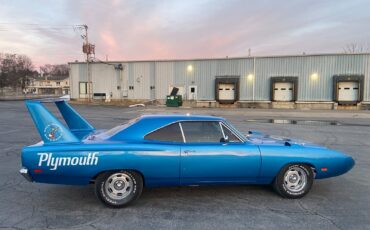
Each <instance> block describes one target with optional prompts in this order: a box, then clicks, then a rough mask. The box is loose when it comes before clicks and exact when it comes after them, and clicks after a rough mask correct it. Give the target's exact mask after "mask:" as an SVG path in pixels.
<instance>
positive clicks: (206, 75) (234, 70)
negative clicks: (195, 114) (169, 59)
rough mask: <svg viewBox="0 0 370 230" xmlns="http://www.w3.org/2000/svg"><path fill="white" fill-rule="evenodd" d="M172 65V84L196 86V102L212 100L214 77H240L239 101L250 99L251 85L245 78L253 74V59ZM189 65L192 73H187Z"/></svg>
mask: <svg viewBox="0 0 370 230" xmlns="http://www.w3.org/2000/svg"><path fill="white" fill-rule="evenodd" d="M173 65H174V75H173V76H174V80H173V84H174V85H177V86H187V87H188V86H190V85H196V86H198V100H214V99H215V85H214V82H215V77H216V76H225V75H236V76H240V99H241V100H249V99H252V88H253V85H252V84H250V83H249V82H247V79H246V78H247V76H248V75H249V74H253V59H236V60H232V59H230V60H201V61H178V62H173ZM189 65H192V66H193V71H192V72H188V71H187V68H188V66H189Z"/></svg>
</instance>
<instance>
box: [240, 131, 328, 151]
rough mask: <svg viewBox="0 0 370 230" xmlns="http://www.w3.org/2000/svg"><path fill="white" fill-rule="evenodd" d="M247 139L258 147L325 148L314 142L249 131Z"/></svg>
mask: <svg viewBox="0 0 370 230" xmlns="http://www.w3.org/2000/svg"><path fill="white" fill-rule="evenodd" d="M246 137H247V139H248V141H250V142H252V143H253V144H256V145H282V146H292V145H299V146H304V147H313V148H325V147H323V146H320V145H317V144H314V143H312V142H307V141H303V140H299V139H293V138H288V137H281V136H274V135H268V134H264V133H261V132H258V131H249V132H248V134H246Z"/></svg>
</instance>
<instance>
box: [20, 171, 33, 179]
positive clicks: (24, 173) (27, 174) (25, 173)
mask: <svg viewBox="0 0 370 230" xmlns="http://www.w3.org/2000/svg"><path fill="white" fill-rule="evenodd" d="M19 173H20V174H21V175H22V176H23V177H24V178H26V180H27V181H29V182H32V181H33V180H32V177H31V175H30V174H29V173H28V169H26V168H21V169H20V170H19Z"/></svg>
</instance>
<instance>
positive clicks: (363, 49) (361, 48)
mask: <svg viewBox="0 0 370 230" xmlns="http://www.w3.org/2000/svg"><path fill="white" fill-rule="evenodd" d="M343 51H344V53H346V54H353V53H367V52H370V47H369V46H368V45H367V46H365V45H363V44H358V43H349V44H347V45H346V46H345V47H344V48H343Z"/></svg>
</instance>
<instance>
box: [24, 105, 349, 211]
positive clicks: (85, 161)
mask: <svg viewBox="0 0 370 230" xmlns="http://www.w3.org/2000/svg"><path fill="white" fill-rule="evenodd" d="M44 102H54V103H55V104H56V106H57V107H58V109H59V111H60V113H61V115H62V117H63V118H64V120H65V123H66V125H64V124H63V123H62V122H60V121H59V120H58V119H57V118H56V117H55V116H54V115H52V114H51V113H50V112H49V111H48V110H47V109H46V107H44V105H43V103H44ZM26 106H27V108H28V110H29V112H30V114H31V116H32V119H33V121H34V123H35V125H36V128H37V130H38V132H39V134H40V136H41V138H42V142H40V143H37V144H35V145H31V146H28V147H25V148H23V150H22V166H23V167H22V168H21V170H20V173H21V174H22V175H23V176H24V177H25V178H26V179H27V180H29V181H35V182H40V183H52V184H71V185H72V184H73V185H85V184H89V183H94V184H95V191H96V195H97V197H98V198H99V199H100V200H101V201H102V202H103V203H104V204H106V205H108V206H110V207H122V206H125V205H127V204H128V203H130V202H132V201H134V200H135V199H137V198H138V197H139V196H140V194H141V192H142V189H143V187H144V186H179V185H204V184H212V185H215V184H271V185H272V187H273V188H274V189H275V190H276V191H277V193H279V194H280V195H281V196H283V197H286V198H300V197H303V196H304V195H306V194H307V193H308V192H309V190H310V188H311V186H312V183H313V180H314V179H322V178H328V177H333V176H338V175H341V174H344V173H346V172H348V171H349V170H350V169H351V168H352V167H353V166H354V164H355V162H354V160H353V159H352V157H350V156H348V155H346V154H344V153H340V152H338V151H334V150H330V149H327V148H325V147H321V146H317V145H313V144H308V143H303V142H299V141H294V140H291V139H284V138H276V137H270V136H267V135H264V134H261V133H258V132H253V131H252V132H249V134H248V135H243V134H242V133H240V132H239V131H238V130H237V129H235V128H234V127H233V126H232V125H231V124H230V123H229V122H227V121H226V120H225V119H223V118H220V117H214V116H195V115H145V116H141V117H138V118H136V119H133V120H131V121H129V122H128V123H127V124H123V125H119V126H117V127H115V128H113V129H110V130H95V128H94V127H93V126H92V125H90V124H89V123H88V122H87V121H86V120H85V119H84V118H83V117H81V116H80V115H79V114H78V113H77V112H76V111H75V110H74V109H73V108H72V107H71V106H70V105H69V104H68V103H67V102H66V101H64V100H50V101H48V100H46V101H26Z"/></svg>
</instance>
